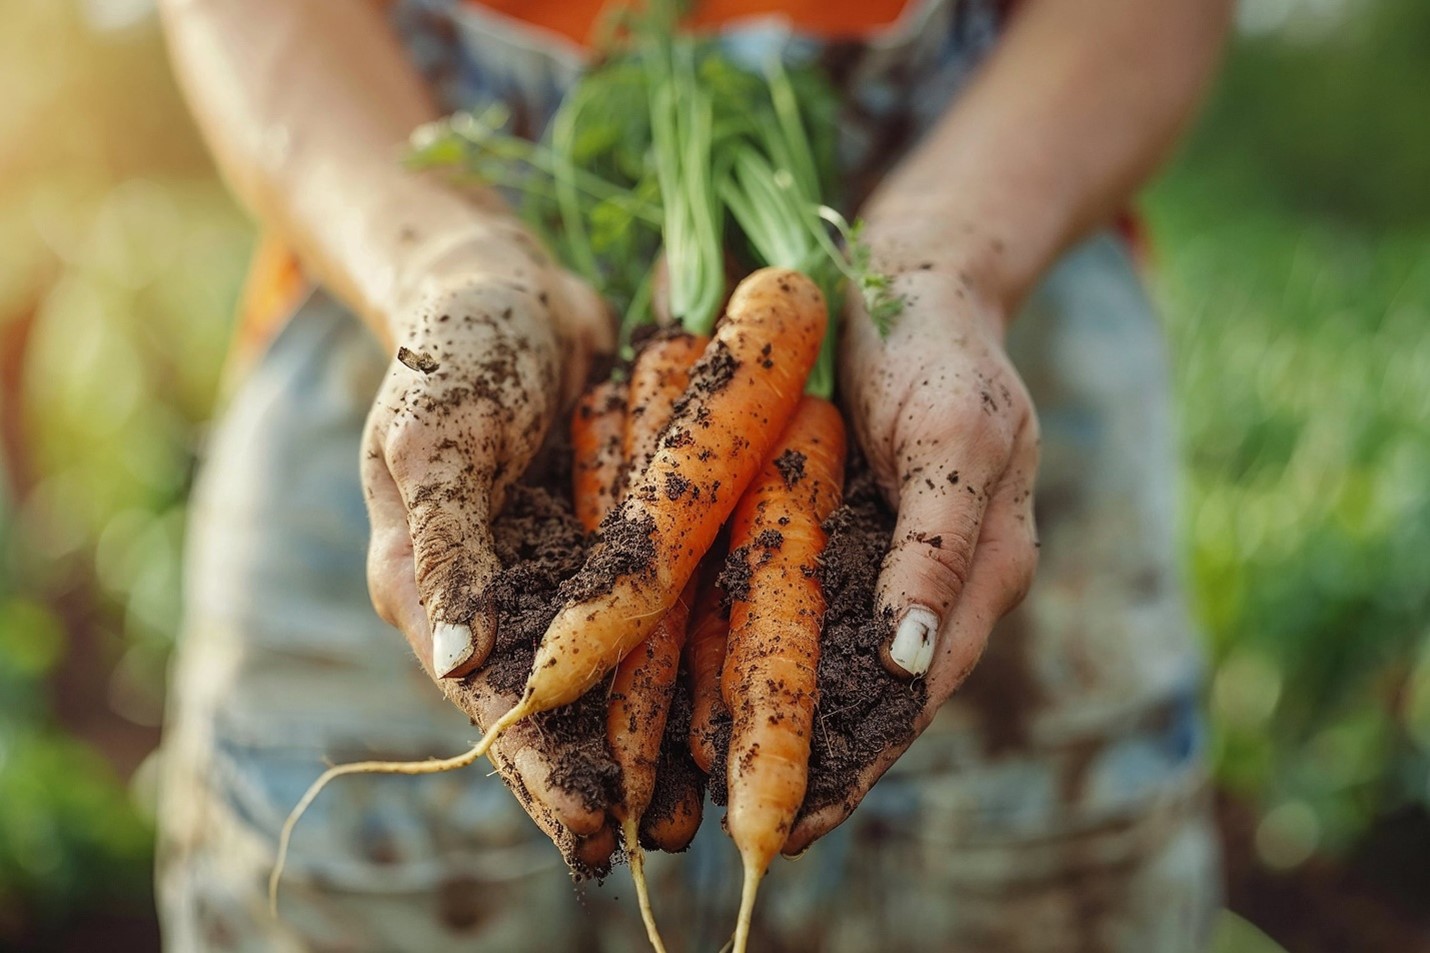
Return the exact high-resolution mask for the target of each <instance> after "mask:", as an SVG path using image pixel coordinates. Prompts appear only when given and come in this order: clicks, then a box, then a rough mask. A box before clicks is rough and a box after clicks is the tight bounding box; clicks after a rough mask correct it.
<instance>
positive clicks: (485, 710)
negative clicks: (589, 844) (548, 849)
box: [443, 675, 609, 843]
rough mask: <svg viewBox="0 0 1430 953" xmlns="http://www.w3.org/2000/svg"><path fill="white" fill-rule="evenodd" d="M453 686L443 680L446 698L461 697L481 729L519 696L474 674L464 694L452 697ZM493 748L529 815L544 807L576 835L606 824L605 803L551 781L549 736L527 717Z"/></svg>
mask: <svg viewBox="0 0 1430 953" xmlns="http://www.w3.org/2000/svg"><path fill="white" fill-rule="evenodd" d="M455 686H456V683H454V682H450V681H448V682H444V683H443V687H444V688H445V689H447V692H448V696H449V698H452V700H453V701H457V702H459V704H460V703H461V702H466V704H460V707H462V708H463V709H464V710H468V709H469V714H471V715H473V716H474V717H475V719H476V722H477V725H478V726H479V727H482V728H485V727H486V726H489V725H491V724H493V723H494V722H495V721H496V720H497V719H498V718H500V717H501V716H502V715H504V714H506V713H507V712H508V711H509V710H510V709H511V708H512V707H513V706H514V705H515V704H517V702H518V701H519V700H520V698H519V696H518V695H515V694H509V693H505V692H498V691H495V690H493V689H492V688H491V686H490V685H489V683H488V682H487V681H486V679H485V678H484V676H482V675H478V677H477V679H476V681H475V683H474V684H473V685H472V686H471V691H470V692H464V694H465V696H466V697H465V698H456V697H453V696H452V693H453V692H455V691H457V689H456V687H455ZM492 750H493V751H494V752H495V754H494V756H493V763H494V764H496V765H497V766H498V768H499V769H500V770H501V771H502V772H503V774H504V775H505V776H506V777H507V778H508V780H509V781H515V782H516V783H515V784H513V785H512V788H513V790H515V791H516V792H517V795H518V797H519V798H520V799H521V800H522V803H523V806H525V807H526V808H527V811H528V813H530V814H531V815H532V817H533V818H537V815H538V813H541V812H544V813H545V814H546V815H547V816H549V817H550V818H551V819H552V820H553V821H554V822H555V823H556V824H558V825H559V826H560V827H561V828H563V829H565V830H568V831H570V832H571V833H572V834H574V835H576V836H591V835H594V834H596V833H598V832H599V831H600V829H601V827H602V826H603V825H604V824H605V823H606V811H607V808H608V807H609V805H607V804H597V805H594V806H592V805H588V804H587V803H586V800H585V798H584V797H582V796H580V795H577V794H575V793H573V792H571V791H568V790H566V789H565V788H564V787H562V786H561V785H560V784H558V783H555V782H556V779H555V777H554V776H555V774H556V772H555V765H554V762H553V751H552V749H551V748H550V747H549V741H548V738H547V737H546V736H544V735H543V734H542V733H541V730H540V728H539V727H538V726H537V725H536V724H534V723H532V722H531V721H530V720H527V721H522V722H520V723H518V724H516V725H513V726H512V727H511V728H510V729H508V730H507V732H506V733H505V734H504V735H502V736H501V737H500V738H498V739H497V741H496V743H495V745H494V746H493V749H492ZM568 756H569V754H568ZM538 822H539V820H538ZM549 833H551V832H550V831H548V834H549ZM553 839H555V838H554V837H553ZM558 843H559V842H558Z"/></svg>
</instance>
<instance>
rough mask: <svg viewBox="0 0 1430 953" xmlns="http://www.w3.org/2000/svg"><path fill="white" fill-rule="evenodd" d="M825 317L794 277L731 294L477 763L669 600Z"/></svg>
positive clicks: (719, 519) (580, 685) (599, 673)
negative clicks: (647, 457) (650, 452)
mask: <svg viewBox="0 0 1430 953" xmlns="http://www.w3.org/2000/svg"><path fill="white" fill-rule="evenodd" d="M826 321H827V314H826V311H825V304H824V296H823V295H822V294H821V293H820V291H819V289H818V288H817V287H816V286H815V285H814V283H813V282H812V281H810V280H809V279H808V278H805V277H804V276H803V275H801V274H799V273H798V272H796V271H791V270H789V269H784V268H763V269H761V270H759V271H757V272H755V273H754V274H752V275H750V276H749V277H748V278H746V279H745V280H744V281H743V282H741V283H740V286H739V287H738V288H736V289H735V293H734V295H733V296H732V297H731V299H730V306H729V310H728V311H727V313H726V318H725V321H724V322H723V323H722V324H721V325H720V326H719V327H718V328H717V329H716V332H715V337H714V339H713V340H712V341H711V342H710V345H709V347H707V348H706V349H705V353H704V355H702V356H701V358H700V361H699V362H698V363H697V364H696V365H695V367H694V369H693V370H692V371H691V375H690V386H689V387H688V388H687V389H686V393H685V394H684V395H683V396H682V398H681V400H680V401H678V402H677V405H676V410H675V415H674V417H673V418H672V419H671V422H670V426H669V427H667V428H666V430H665V432H664V433H663V434H662V436H661V439H660V444H659V447H658V449H657V450H656V453H655V457H654V459H652V460H651V462H650V465H649V466H648V467H647V468H646V470H645V473H644V474H642V475H641V477H640V478H639V479H638V480H636V481H635V482H634V484H633V485H632V486H631V488H630V490H629V491H628V494H627V496H626V498H625V500H624V502H623V503H622V504H621V507H620V509H619V510H617V512H616V514H615V516H614V517H612V519H611V520H609V521H608V522H607V525H606V527H605V536H604V538H603V539H602V540H601V542H600V543H598V544H597V545H596V547H595V548H594V549H593V550H592V552H591V555H590V556H589V557H588V559H587V561H586V565H585V566H584V567H583V568H582V569H581V571H580V572H578V573H577V575H576V576H575V577H574V578H573V579H572V580H571V581H570V582H569V583H568V584H567V587H566V593H567V601H566V603H565V605H563V606H562V608H561V610H560V611H559V612H558V613H557V615H556V618H555V619H554V620H552V623H551V625H550V627H548V629H547V631H546V634H545V636H543V638H542V641H541V645H540V646H538V647H537V651H536V658H535V661H534V663H533V665H532V671H531V675H530V677H529V678H528V679H527V683H526V691H525V693H524V694H523V695H522V700H521V702H520V704H518V705H516V706H515V707H513V708H512V710H511V711H509V712H507V713H506V714H505V715H503V716H502V717H501V718H500V719H498V720H497V721H496V722H495V723H494V724H493V725H492V726H491V727H490V728H489V729H487V733H486V735H485V736H483V738H482V740H481V741H480V742H478V743H477V746H476V747H474V748H473V749H472V752H473V753H475V754H476V756H477V757H480V756H481V755H482V754H484V753H485V752H486V749H487V747H488V746H490V744H491V742H492V741H494V740H495V739H496V738H497V737H499V736H500V735H501V733H502V732H503V731H505V730H506V729H507V727H508V726H509V725H511V724H513V723H515V722H517V721H519V720H521V719H522V718H525V717H526V716H527V715H530V714H533V713H534V712H538V711H545V710H547V709H550V708H555V707H557V706H558V705H565V704H568V703H570V702H572V701H575V700H576V699H577V698H579V697H580V696H581V695H582V694H583V693H584V692H585V691H586V690H587V689H589V688H590V687H591V686H592V685H594V684H596V683H597V682H598V681H600V680H601V679H602V678H603V677H605V676H606V675H607V674H608V673H609V672H610V671H611V670H612V669H614V668H615V667H616V665H617V664H619V663H620V660H621V659H623V658H625V656H626V653H628V652H629V651H630V650H631V649H632V648H634V647H635V646H636V645H638V644H639V643H640V641H641V640H642V639H644V638H645V637H646V636H647V635H648V634H649V633H650V630H651V629H653V628H654V627H655V625H656V624H657V623H658V622H659V621H660V620H661V618H663V617H664V615H665V613H666V612H668V611H669V610H670V608H671V606H673V605H674V604H675V601H676V600H677V599H678V598H679V597H680V593H681V591H682V590H683V589H684V588H685V584H686V583H687V582H689V581H690V577H691V575H692V574H693V573H694V572H695V568H696V566H697V565H698V564H699V562H700V558H701V557H702V556H704V555H705V552H706V550H708V549H709V548H710V545H711V543H713V542H714V540H715V536H716V534H717V533H718V532H719V531H720V527H721V526H722V525H723V524H724V522H725V520H726V519H727V518H728V517H729V515H730V512H731V510H733V509H734V507H735V503H736V502H737V501H738V500H739V497H740V494H741V493H743V492H744V490H745V488H746V487H747V486H749V484H750V481H751V480H753V479H754V477H755V474H756V473H757V472H758V471H759V468H760V464H761V462H762V461H763V459H764V457H765V455H766V454H767V453H768V451H769V450H770V448H771V447H772V446H773V445H774V443H775V441H776V440H778V439H779V436H780V434H781V433H782V432H783V429H784V426H785V424H786V423H787V422H788V421H789V418H790V415H791V414H793V412H794V409H795V407H796V406H797V405H798V403H799V401H800V395H801V392H802V390H803V388H804V382H805V378H806V377H808V375H809V371H810V368H811V367H813V365H814V361H815V358H816V357H817V356H818V351H819V344H820V340H821V338H822V336H823V334H824V326H825V323H826Z"/></svg>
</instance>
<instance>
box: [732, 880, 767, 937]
mask: <svg viewBox="0 0 1430 953" xmlns="http://www.w3.org/2000/svg"><path fill="white" fill-rule="evenodd" d="M764 876H765V872H764V871H763V870H762V869H760V867H759V866H758V865H756V864H754V863H752V862H751V861H750V860H749V858H746V859H745V884H744V887H743V888H742V889H741V891H740V918H739V919H738V920H737V921H735V939H734V940H733V941H732V947H731V949H732V950H733V953H745V948H746V947H748V946H749V943H750V921H751V920H753V919H754V916H755V895H756V894H757V893H759V890H760V881H761V880H762V879H764Z"/></svg>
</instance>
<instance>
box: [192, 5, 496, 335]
mask: <svg viewBox="0 0 1430 953" xmlns="http://www.w3.org/2000/svg"><path fill="white" fill-rule="evenodd" d="M163 12H164V22H165V27H166V32H167V34H168V39H169V46H170V50H171V55H172V56H173V59H174V63H175V66H176V69H177V72H178V74H179V77H180V80H181V82H182V83H183V86H184V89H185V91H186V93H187V95H188V97H189V100H190V102H191V105H192V106H193V109H194V112H195V114H196V115H197V117H198V119H199V123H200V126H201V127H202V129H203V131H204V133H205V135H206V138H207V139H208V142H209V144H210V146H211V148H212V149H213V152H214V154H215V156H216V157H217V160H218V163H219V166H220V169H221V170H222V172H223V173H224V175H225V177H226V178H227V179H228V181H229V183H230V185H231V187H232V188H233V190H234V191H235V193H236V194H237V195H238V196H239V198H240V200H241V201H243V202H244V203H245V204H247V205H248V207H249V208H250V210H251V211H252V212H253V214H254V215H255V216H257V218H258V219H259V221H260V222H261V223H262V224H263V226H264V227H265V228H269V229H271V230H273V231H275V232H276V233H278V234H279V235H281V236H282V237H283V238H284V239H285V240H286V241H287V242H288V243H289V245H290V246H291V247H292V248H293V249H294V250H295V252H296V253H297V254H298V256H299V258H300V259H301V261H302V262H303V265H304V267H305V269H307V270H308V271H309V272H310V273H311V274H313V275H314V276H315V277H316V278H317V279H318V280H319V281H321V282H323V284H324V285H325V286H327V287H328V288H329V290H330V291H332V292H333V293H334V294H335V295H337V296H338V297H339V298H340V299H341V300H343V301H344V302H345V303H346V304H347V305H349V306H350V307H351V308H353V310H354V311H356V312H357V313H358V314H359V315H361V316H362V317H363V318H364V320H365V321H366V322H367V323H368V324H369V326H371V327H372V328H373V330H374V331H375V332H376V333H377V334H378V335H379V337H381V338H383V339H384V340H385V341H387V342H389V343H390V342H391V340H392V338H393V337H394V336H395V334H397V333H398V332H397V331H396V329H394V328H392V327H391V326H390V324H391V321H392V316H393V315H395V314H398V313H399V312H401V310H402V305H403V303H404V302H410V301H411V300H412V299H413V296H414V295H415V294H416V293H417V292H418V291H419V289H420V285H421V282H422V280H423V279H424V276H425V275H426V274H429V273H430V272H431V270H432V269H433V268H434V267H438V266H440V265H441V264H442V263H443V262H450V261H451V259H452V258H453V257H454V256H458V257H461V258H463V259H464V260H463V263H462V266H463V267H467V268H470V267H473V266H474V265H475V266H476V267H489V268H491V269H492V270H493V272H499V271H501V270H504V269H510V268H512V267H519V266H516V265H514V264H513V261H512V260H510V259H512V258H514V256H517V255H519V254H521V251H520V249H519V248H516V247H514V246H513V245H512V243H510V242H509V241H504V240H503V238H504V237H509V236H510V234H511V230H512V229H513V228H514V227H515V226H514V223H513V220H512V219H511V217H510V214H509V213H508V212H507V211H506V209H505V208H504V207H503V205H502V203H501V201H500V200H499V199H498V198H497V197H495V196H493V195H490V194H481V193H468V192H461V193H459V192H457V191H456V190H453V189H452V188H450V187H448V186H446V185H445V184H443V183H441V182H439V181H437V180H436V179H434V178H431V177H429V176H424V175H419V174H416V173H412V172H408V171H406V170H404V169H403V168H402V167H401V164H400V156H401V148H402V144H403V143H404V142H405V141H406V139H407V137H408V135H409V134H410V133H411V132H412V130H413V129H414V128H416V127H417V126H418V125H420V124H421V123H423V122H426V121H428V120H431V119H433V118H435V117H436V110H435V106H434V105H433V103H432V101H431V100H430V98H429V96H428V94H427V92H426V90H425V89H424V88H423V86H422V83H421V81H420V78H419V77H418V76H417V74H416V72H415V71H414V70H413V69H412V68H411V66H410V65H409V64H408V63H407V61H406V60H405V58H404V56H403V52H402V50H401V49H400V47H399V46H398V43H397V41H396V39H395V37H394V36H393V35H392V34H391V31H390V29H389V28H388V26H387V24H386V22H385V21H384V19H383V17H382V15H381V13H380V11H379V10H378V9H377V7H376V5H375V4H373V3H370V2H334V0H164V2H163ZM474 249H482V252H481V254H480V255H479V256H476V257H477V259H478V260H477V261H476V262H473V261H471V260H470V259H471V258H472V257H473V256H472V255H471V254H470V252H471V250H474Z"/></svg>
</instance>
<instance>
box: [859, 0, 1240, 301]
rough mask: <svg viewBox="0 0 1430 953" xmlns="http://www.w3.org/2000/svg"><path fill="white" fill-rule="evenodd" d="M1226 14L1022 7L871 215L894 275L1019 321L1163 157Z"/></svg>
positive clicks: (1069, 2)
mask: <svg viewBox="0 0 1430 953" xmlns="http://www.w3.org/2000/svg"><path fill="white" fill-rule="evenodd" d="M1230 6H1231V5H1230V3H1229V2H1228V0H1162V2H1158V3H1144V2H1139V0H1027V2H1026V3H1025V4H1024V6H1023V8H1022V9H1021V10H1020V11H1019V13H1018V14H1017V15H1016V16H1015V17H1014V19H1013V21H1012V22H1011V23H1010V25H1009V28H1008V32H1007V35H1006V36H1005V37H1004V38H1003V41H1002V43H1001V45H1000V47H999V49H998V50H997V51H996V52H995V53H994V54H993V56H992V57H991V58H990V60H989V62H988V63H987V64H986V65H985V67H984V68H983V70H982V72H981V73H980V75H979V76H978V77H977V78H976V79H975V81H974V83H973V85H972V86H971V88H970V89H969V90H968V91H967V93H966V94H965V95H964V96H962V97H961V98H960V99H959V101H958V102H957V104H956V105H955V106H953V107H952V108H951V109H950V111H949V113H948V114H947V115H946V116H945V117H944V118H943V120H942V121H941V122H940V123H939V125H938V126H936V127H935V128H934V130H933V131H932V132H931V133H930V135H929V136H928V137H927V139H926V140H925V141H924V142H923V143H921V144H920V145H919V146H918V147H917V148H916V149H915V151H914V152H913V153H911V154H910V156H909V157H908V158H907V159H906V160H905V161H904V162H903V164H902V165H901V166H900V167H899V168H897V169H896V170H895V171H894V172H893V173H892V174H891V175H890V176H889V177H888V178H887V179H886V180H885V182H884V184H883V185H882V186H881V187H880V189H879V190H878V191H877V192H876V193H875V195H874V196H873V197H872V199H871V200H870V202H869V203H868V206H867V207H866V208H865V210H864V215H865V218H866V219H867V220H868V221H869V235H870V238H871V241H872V242H873V243H874V246H875V249H876V253H877V254H878V255H879V257H880V258H882V259H883V260H884V261H883V264H884V266H885V267H888V268H890V269H891V270H893V271H895V272H899V271H902V270H907V269H908V268H910V267H914V266H915V261H916V262H917V264H923V263H927V262H932V263H934V264H935V265H937V264H940V263H942V264H945V265H947V266H948V267H950V268H955V269H957V272H958V273H959V274H960V275H961V276H962V280H964V281H966V282H970V283H972V284H974V285H976V286H977V287H976V288H975V289H973V290H975V291H977V292H978V293H980V294H981V295H983V296H986V297H988V298H989V299H991V300H993V301H995V302H997V303H998V304H999V306H1000V307H1002V308H1003V309H1005V310H1006V311H1007V312H1008V313H1011V312H1012V310H1013V306H1014V305H1015V304H1016V302H1017V301H1018V300H1019V299H1021V297H1022V296H1023V295H1024V294H1025V293H1026V292H1027V291H1028V289H1029V288H1030V287H1031V285H1032V284H1033V283H1034V282H1035V281H1036V280H1037V278H1038V276H1039V275H1040V274H1042V272H1043V271H1044V270H1045V269H1046V268H1047V267H1048V265H1049V264H1050V263H1051V262H1052V261H1053V259H1054V258H1055V257H1056V256H1057V254H1058V253H1059V252H1060V251H1062V250H1063V249H1064V248H1065V247H1067V246H1068V245H1069V244H1070V243H1072V242H1073V241H1075V240H1076V239H1077V238H1079V237H1081V236H1082V235H1083V234H1085V233H1086V232H1087V231H1088V230H1089V229H1090V228H1092V227H1094V226H1096V225H1097V224H1099V223H1101V222H1103V221H1105V220H1106V219H1107V218H1108V217H1109V216H1110V215H1111V214H1113V213H1114V212H1115V211H1116V210H1117V209H1118V208H1119V207H1121V206H1122V204H1123V203H1125V202H1126V201H1127V200H1128V199H1129V198H1130V196H1131V195H1132V193H1133V192H1134V191H1135V189H1136V188H1137V187H1138V185H1140V184H1141V183H1142V181H1143V180H1144V179H1145V178H1146V177H1147V176H1148V175H1149V174H1150V173H1151V172H1152V170H1153V169H1155V168H1156V166H1157V164H1158V162H1159V161H1160V160H1161V159H1162V158H1163V157H1164V155H1165V154H1166V152H1167V151H1168V150H1169V148H1170V147H1171V145H1172V143H1173V142H1174V140H1175V138H1176V135H1177V133H1178V132H1179V131H1180V129H1181V128H1182V126H1183V125H1184V123H1185V122H1186V121H1187V118H1188V117H1189V115H1190V114H1191V112H1192V109H1193V107H1194V106H1195V105H1196V102H1197V100H1198V98H1199V96H1200V93H1201V91H1202V89H1203V87H1204V86H1205V85H1206V82H1207V80H1208V78H1209V76H1210V75H1211V73H1212V70H1213V68H1214V65H1215V62H1216V59H1217V54H1218V51H1219V49H1220V46H1221V40H1222V37H1223V35H1224V33H1225V31H1226V24H1227V20H1228V16H1229V12H1230Z"/></svg>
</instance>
